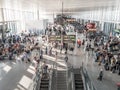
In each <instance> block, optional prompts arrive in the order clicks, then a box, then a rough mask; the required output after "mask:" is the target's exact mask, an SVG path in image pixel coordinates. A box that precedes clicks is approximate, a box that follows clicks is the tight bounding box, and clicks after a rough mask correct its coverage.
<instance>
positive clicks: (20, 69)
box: [0, 61, 35, 90]
mask: <svg viewBox="0 0 120 90" xmlns="http://www.w3.org/2000/svg"><path fill="white" fill-rule="evenodd" d="M0 66H1V67H0V90H28V88H29V85H30V83H31V80H32V77H33V74H34V71H35V70H34V67H33V66H31V65H30V64H29V63H22V64H21V63H16V62H14V61H5V62H0Z"/></svg>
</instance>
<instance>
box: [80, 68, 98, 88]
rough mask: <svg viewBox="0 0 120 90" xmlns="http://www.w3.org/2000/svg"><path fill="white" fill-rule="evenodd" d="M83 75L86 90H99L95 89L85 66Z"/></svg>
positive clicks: (82, 70)
mask: <svg viewBox="0 0 120 90" xmlns="http://www.w3.org/2000/svg"><path fill="white" fill-rule="evenodd" d="M81 73H82V76H83V82H84V87H85V90H97V89H96V88H95V87H94V85H93V83H92V81H91V80H90V78H89V75H88V73H87V70H86V68H85V67H84V66H82V67H81Z"/></svg>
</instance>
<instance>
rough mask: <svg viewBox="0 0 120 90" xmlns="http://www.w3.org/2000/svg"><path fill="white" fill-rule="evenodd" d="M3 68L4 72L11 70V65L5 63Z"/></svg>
mask: <svg viewBox="0 0 120 90" xmlns="http://www.w3.org/2000/svg"><path fill="white" fill-rule="evenodd" d="M3 70H4V71H5V72H6V73H8V72H9V71H10V70H11V67H10V66H8V65H6V66H5V67H4V68H3Z"/></svg>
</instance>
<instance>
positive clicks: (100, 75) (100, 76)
mask: <svg viewBox="0 0 120 90" xmlns="http://www.w3.org/2000/svg"><path fill="white" fill-rule="evenodd" d="M102 79H103V69H101V70H100V73H99V76H98V80H100V81H102Z"/></svg>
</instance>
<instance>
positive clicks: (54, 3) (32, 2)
mask: <svg viewBox="0 0 120 90" xmlns="http://www.w3.org/2000/svg"><path fill="white" fill-rule="evenodd" d="M62 2H63V3H64V4H63V7H64V11H65V12H80V11H84V10H85V11H86V10H92V9H96V8H105V7H111V6H113V7H114V6H116V5H117V4H119V3H120V0H0V7H1V8H9V9H22V10H33V9H37V8H38V7H39V9H41V8H42V9H43V10H45V11H46V12H51V13H53V12H60V11H61V9H62Z"/></svg>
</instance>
